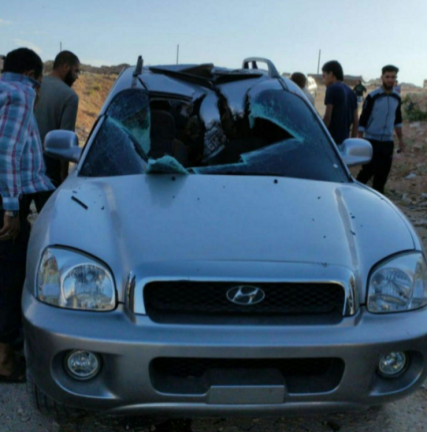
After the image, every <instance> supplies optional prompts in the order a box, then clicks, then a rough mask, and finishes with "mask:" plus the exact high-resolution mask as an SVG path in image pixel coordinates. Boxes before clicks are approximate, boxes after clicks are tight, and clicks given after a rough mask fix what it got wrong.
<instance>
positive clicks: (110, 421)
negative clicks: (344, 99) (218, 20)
mask: <svg viewBox="0 0 427 432" xmlns="http://www.w3.org/2000/svg"><path fill="white" fill-rule="evenodd" d="M113 82H114V79H113V78H111V77H105V78H102V80H101V81H100V80H98V79H96V77H93V76H91V75H90V74H89V75H88V78H85V77H84V75H83V78H82V79H81V80H79V82H78V85H77V86H76V89H77V91H78V92H79V94H80V97H81V105H80V112H79V125H78V127H79V129H78V132H79V135H80V137H81V139H82V140H83V139H84V138H85V136H87V134H88V132H89V130H90V128H91V125H92V123H93V121H94V118H95V116H96V113H97V112H98V111H99V108H100V106H101V104H102V101H103V100H104V98H105V96H106V93H107V92H108V89H109V87H110V86H111V84H112V83H113ZM92 96H93V97H92ZM323 97H324V89H320V91H319V95H318V97H317V100H316V106H317V108H318V110H319V112H320V113H321V112H322V111H323V103H322V101H323ZM404 136H405V141H406V143H407V149H406V151H405V152H404V153H403V154H400V155H396V157H395V160H394V165H393V168H392V172H391V175H390V179H389V182H388V184H387V190H386V195H387V196H388V197H389V198H390V199H392V200H393V201H394V202H395V203H396V204H397V205H398V206H399V207H400V208H401V209H402V211H403V212H404V213H405V214H406V215H407V216H408V217H409V219H410V220H411V221H412V223H413V224H414V226H415V227H416V229H417V231H418V233H419V235H420V237H421V238H422V239H423V242H424V245H425V246H426V247H427V122H419V121H412V122H411V121H408V120H406V121H405V123H404ZM426 411H427V390H426V388H424V387H422V388H420V389H419V390H418V391H417V392H415V393H414V394H412V395H411V396H409V397H407V398H406V399H403V400H401V401H398V402H394V403H390V404H387V405H385V406H384V407H382V408H373V409H370V410H368V411H366V412H362V413H356V414H331V415H322V416H314V417H306V416H305V417H291V418H277V419H260V418H256V419H200V420H193V421H192V422H190V421H174V422H161V420H159V419H158V420H156V421H155V422H153V421H148V420H146V419H142V418H109V417H102V416H91V415H88V416H85V417H83V418H79V419H76V420H74V421H71V422H64V421H58V422H57V421H53V420H52V419H50V418H46V417H43V416H42V415H40V414H38V413H37V412H35V411H33V410H32V409H31V408H30V407H29V405H28V400H27V396H26V394H25V385H4V384H0V432H6V431H8V432H9V431H10V432H119V431H130V432H149V431H152V432H161V431H163V432H173V431H177V432H178V431H179V432H188V431H190V430H191V431H193V432H244V431H248V432H249V431H250V432H303V431H304V432H306V431H310V432H330V431H333V432H337V431H340V432H364V431H378V430H381V431H384V432H406V431H408V432H409V431H411V432H412V431H424V430H427V422H426Z"/></svg>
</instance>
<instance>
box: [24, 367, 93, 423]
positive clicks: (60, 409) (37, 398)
mask: <svg viewBox="0 0 427 432" xmlns="http://www.w3.org/2000/svg"><path fill="white" fill-rule="evenodd" d="M27 394H28V398H29V400H30V405H31V407H32V408H33V409H35V410H37V411H39V412H41V413H42V414H44V415H47V416H50V417H54V418H55V419H58V420H59V419H60V420H67V419H71V418H76V417H80V416H82V415H85V414H86V412H85V411H84V410H81V409H77V408H72V407H69V406H66V405H64V404H62V403H59V402H55V401H54V400H53V399H51V398H50V397H49V396H47V395H46V394H45V393H44V392H43V391H41V390H40V389H39V388H38V387H37V385H36V384H35V383H34V381H33V379H32V376H31V374H30V373H29V372H28V369H27Z"/></svg>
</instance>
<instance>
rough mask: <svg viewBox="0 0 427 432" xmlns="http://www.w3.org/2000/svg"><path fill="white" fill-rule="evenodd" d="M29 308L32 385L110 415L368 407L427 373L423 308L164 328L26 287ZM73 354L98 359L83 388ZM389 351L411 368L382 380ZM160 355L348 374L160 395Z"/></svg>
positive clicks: (397, 393)
mask: <svg viewBox="0 0 427 432" xmlns="http://www.w3.org/2000/svg"><path fill="white" fill-rule="evenodd" d="M23 311H24V326H25V334H26V355H27V364H28V368H29V372H30V374H31V375H32V377H33V379H34V382H35V384H36V385H37V386H38V387H39V388H40V389H41V390H42V391H43V392H45V393H46V394H47V395H48V396H50V397H51V398H52V399H54V400H56V401H58V402H61V403H64V404H66V405H69V406H73V407H76V408H84V409H89V410H97V411H106V412H109V413H111V414H126V415H127V414H150V415H151V414H158V415H160V414H162V415H163V414H166V415H171V416H172V415H179V416H215V415H221V416H224V415H249V416H254V415H284V414H286V413H292V414H296V413H298V412H303V413H307V412H318V411H341V410H351V409H361V408H365V407H368V406H372V405H378V404H382V403H384V402H388V401H391V400H394V399H398V398H400V397H403V396H405V395H407V394H409V393H411V392H412V391H414V390H415V389H416V388H417V387H418V386H419V385H420V384H421V383H422V382H423V381H424V379H425V376H426V371H425V367H424V364H425V359H426V357H427V327H426V326H425V323H426V322H427V309H426V308H425V309H422V310H418V311H413V312H408V313H401V314H390V315H373V314H370V313H368V312H366V310H365V309H364V308H361V309H360V310H359V312H358V313H357V314H356V315H355V316H353V317H347V318H344V319H343V320H342V321H341V322H340V323H339V324H335V325H315V326H314V325H298V326H297V325H293V326H279V325H278V326H252V325H241V326H237V325H233V326H229V325H218V326H206V325H177V324H168V325H165V324H155V323H153V322H152V321H151V320H150V319H149V318H148V317H147V316H138V315H133V314H131V313H128V312H127V310H126V309H125V308H124V306H123V305H120V306H119V307H118V308H117V310H115V311H113V312H110V313H91V312H78V311H71V310H64V309H59V308H55V307H51V306H48V305H45V304H43V303H41V302H39V301H37V300H36V299H35V298H34V297H33V296H32V295H31V294H30V293H29V291H28V290H24V296H23ZM74 349H83V350H88V351H92V352H96V353H98V354H99V355H100V356H101V358H102V363H103V366H102V370H101V372H100V374H99V375H98V376H97V377H95V378H93V379H92V380H90V381H86V382H85V381H76V380H74V379H72V378H70V376H69V375H68V374H67V373H66V372H65V371H64V367H63V358H64V354H65V353H66V352H68V351H70V350H74ZM390 351H404V352H407V353H409V355H410V358H411V362H410V365H409V367H408V368H407V370H406V371H405V372H404V373H403V374H402V375H401V376H399V377H397V378H394V379H385V378H381V377H380V376H379V375H378V374H377V373H376V369H377V365H378V360H379V358H380V356H381V355H384V354H387V353H389V352H390ZM158 358H166V359H167V358H181V359H186V358H191V359H201V358H203V359H217V360H221V359H236V360H242V361H244V360H247V359H254V360H255V361H256V360H257V359H264V360H265V359H267V360H268V359H271V360H272V361H276V360H277V359H314V358H315V359H319V358H335V359H339V360H340V361H341V363H342V365H343V368H342V370H341V375H340V377H339V380H338V381H337V382H336V384H334V386H333V388H329V389H327V390H325V391H318V390H316V391H314V392H311V391H310V390H308V391H306V392H304V391H298V392H292V391H290V387H289V386H287V385H286V380H285V382H281V383H280V382H278V381H277V380H276V381H274V377H273V378H271V375H270V378H266V381H265V382H262V378H259V377H258V378H259V379H258V382H257V380H255V381H253V380H252V382H250V383H249V382H248V381H246V378H245V379H243V380H242V381H241V382H239V379H240V378H239V375H240V374H235V376H234V378H230V374H228V375H227V374H226V375H225V377H224V376H222V378H221V379H222V383H221V384H220V385H213V386H212V387H209V386H208V387H209V388H207V391H205V392H202V393H200V392H191V391H182V392H180V388H179V385H178V386H176V387H174V386H173V385H172V384H171V385H170V386H169V389H170V390H168V391H164V390H162V389H161V388H160V390H159V386H158V385H157V384H156V383H155V382H154V381H155V380H153V373H152V372H153V371H152V361H153V360H154V359H158ZM270 372H271V371H270ZM273 375H274V373H273ZM227 376H228V378H227ZM240 376H242V377H243V376H244V374H243V375H240ZM227 379H230V381H229V382H227ZM271 379H272V380H273V381H274V382H273V381H271ZM313 379H316V378H313ZM279 381H280V379H279ZM160 387H161V386H160Z"/></svg>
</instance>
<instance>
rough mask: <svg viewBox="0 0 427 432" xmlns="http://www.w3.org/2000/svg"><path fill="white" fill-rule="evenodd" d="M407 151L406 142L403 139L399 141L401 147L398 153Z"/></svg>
mask: <svg viewBox="0 0 427 432" xmlns="http://www.w3.org/2000/svg"><path fill="white" fill-rule="evenodd" d="M404 151H405V143H404V142H403V141H399V149H398V150H397V152H398V153H402V152H404Z"/></svg>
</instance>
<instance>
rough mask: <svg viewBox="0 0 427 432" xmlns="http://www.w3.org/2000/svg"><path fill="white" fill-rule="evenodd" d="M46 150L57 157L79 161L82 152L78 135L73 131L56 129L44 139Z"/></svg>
mask: <svg viewBox="0 0 427 432" xmlns="http://www.w3.org/2000/svg"><path fill="white" fill-rule="evenodd" d="M44 152H45V153H46V154H47V155H48V156H50V157H52V158H55V159H59V160H63V161H66V162H76V163H77V162H78V161H79V159H80V156H81V154H82V149H81V148H80V147H79V140H78V138H77V135H76V134H75V133H74V132H71V131H65V130H54V131H51V132H49V133H48V134H47V135H46V137H45V139H44Z"/></svg>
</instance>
